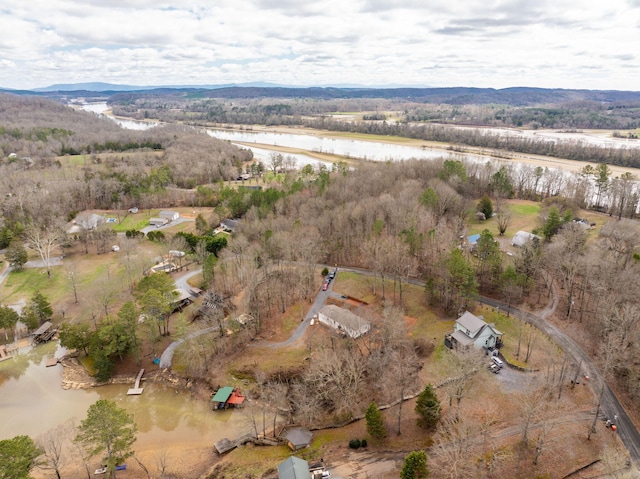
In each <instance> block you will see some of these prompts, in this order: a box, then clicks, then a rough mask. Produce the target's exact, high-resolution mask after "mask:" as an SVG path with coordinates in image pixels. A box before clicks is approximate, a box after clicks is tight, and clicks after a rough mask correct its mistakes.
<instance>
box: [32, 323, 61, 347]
mask: <svg viewBox="0 0 640 479" xmlns="http://www.w3.org/2000/svg"><path fill="white" fill-rule="evenodd" d="M54 334H56V329H55V328H54V327H53V324H52V323H51V321H45V322H44V323H42V326H40V327H39V328H38V329H36V330H35V331H34V332H33V333H31V336H32V337H33V340H34V341H35V342H36V343H44V342H46V341H49V340H50V339H51V338H53V335H54Z"/></svg>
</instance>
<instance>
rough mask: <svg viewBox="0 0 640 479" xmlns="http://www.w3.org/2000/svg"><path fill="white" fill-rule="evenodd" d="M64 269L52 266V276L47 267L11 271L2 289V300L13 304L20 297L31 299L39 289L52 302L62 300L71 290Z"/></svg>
mask: <svg viewBox="0 0 640 479" xmlns="http://www.w3.org/2000/svg"><path fill="white" fill-rule="evenodd" d="M67 284H68V283H67V279H66V275H65V271H64V269H62V268H60V267H52V268H51V277H50V278H49V277H48V276H47V272H46V269H45V268H25V269H23V270H21V271H12V272H11V273H9V276H8V277H7V279H6V281H5V283H4V285H3V288H2V289H1V290H0V291H1V292H0V302H2V303H3V304H11V303H15V302H17V301H19V300H20V299H26V300H28V299H30V298H31V297H32V296H33V295H34V293H36V292H37V291H39V292H41V293H42V294H44V295H45V296H46V298H47V299H48V300H49V302H50V303H55V302H57V301H59V300H61V299H62V298H63V297H64V296H65V295H66V294H68V292H69V290H68V289H67Z"/></svg>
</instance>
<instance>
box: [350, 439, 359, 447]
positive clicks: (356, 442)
mask: <svg viewBox="0 0 640 479" xmlns="http://www.w3.org/2000/svg"><path fill="white" fill-rule="evenodd" d="M360 446H362V442H361V441H360V439H351V441H349V447H350V448H351V449H358V448H359V447H360Z"/></svg>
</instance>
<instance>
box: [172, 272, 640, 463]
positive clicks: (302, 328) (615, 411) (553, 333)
mask: <svg viewBox="0 0 640 479" xmlns="http://www.w3.org/2000/svg"><path fill="white" fill-rule="evenodd" d="M199 271H200V270H196V271H193V272H191V273H189V274H188V275H185V276H188V277H191V276H193V275H195V274H197V273H198V272H199ZM340 271H347V272H352V273H359V274H364V275H368V276H374V275H375V273H373V272H372V271H369V270H366V269H361V268H340ZM188 277H187V278H185V277H183V278H184V281H185V283H186V279H188ZM407 282H408V283H410V284H414V285H416V286H424V285H425V283H424V281H422V280H418V279H414V278H409V279H408V280H407ZM332 287H333V281H332V282H331V283H330V284H329V288H328V289H327V291H322V290H320V291H319V292H318V295H317V296H316V299H315V301H314V302H313V304H312V305H311V308H309V311H308V312H307V315H306V316H305V318H304V320H303V321H302V322H301V323H300V325H299V326H298V327H297V328H296V330H295V331H294V332H293V334H292V335H291V336H290V337H289V338H288V339H287V340H286V341H282V342H280V343H268V342H265V341H263V342H260V343H256V344H254V345H253V346H256V347H257V346H261V347H269V348H278V347H283V346H288V345H290V344H291V343H293V342H295V341H297V340H298V339H300V338H301V337H302V336H304V333H305V332H306V330H307V328H308V327H309V324H310V323H311V319H312V318H313V317H314V315H316V314H317V313H318V311H320V309H321V308H322V306H323V305H324V303H325V301H326V299H327V298H328V297H329V296H334V295H336V294H335V293H333V292H332ZM187 290H188V289H187ZM478 300H479V302H481V303H483V304H486V305H488V306H491V307H493V308H497V309H500V310H502V311H507V310H509V312H510V313H511V314H512V315H513V316H515V317H517V318H518V319H520V320H522V321H525V322H527V323H529V324H531V325H532V326H535V327H536V328H537V329H539V330H540V331H543V332H544V333H546V334H547V335H548V336H549V337H551V338H553V340H554V341H555V342H556V343H557V344H558V345H559V346H560V347H561V348H562V350H563V351H564V352H565V353H566V354H567V355H568V356H569V357H570V358H572V359H573V361H574V362H575V363H576V364H579V363H582V366H581V367H582V371H584V375H587V376H588V377H589V378H590V379H589V380H590V382H591V384H592V390H593V392H594V394H596V395H597V394H599V393H600V391H603V392H602V402H601V408H602V410H603V411H604V412H605V415H606V416H607V417H608V418H611V419H613V418H614V416H616V415H617V416H618V420H617V421H616V426H617V432H618V435H619V436H620V439H621V441H622V443H623V444H624V446H625V447H626V448H627V450H628V451H629V455H630V456H631V459H632V460H633V462H634V464H635V465H636V467H638V466H640V433H639V432H638V430H637V429H636V427H635V425H634V424H633V421H632V420H631V419H630V418H629V416H628V414H627V412H626V411H625V409H624V407H623V406H622V404H620V401H619V400H618V398H617V397H616V395H615V394H614V392H613V391H612V390H611V389H610V388H609V386H608V385H607V384H606V383H604V382H603V380H602V377H601V375H600V373H599V371H598V368H597V367H596V365H595V364H594V362H593V361H592V359H591V358H590V357H589V356H588V355H587V354H586V353H585V352H584V350H583V349H582V348H581V347H580V346H579V345H578V344H577V343H576V342H575V341H573V339H571V338H570V337H569V336H567V335H566V334H565V333H564V332H562V331H561V330H559V329H558V328H557V327H555V326H554V325H553V324H551V323H549V322H548V321H547V318H548V317H549V316H550V315H551V314H552V313H553V312H554V311H555V309H556V306H557V304H558V297H557V295H556V294H555V293H554V294H553V298H552V300H551V302H550V303H549V304H548V305H547V306H546V307H545V308H544V309H543V310H542V311H540V312H537V313H532V312H529V311H524V310H522V309H519V308H516V307H513V306H511V307H509V306H508V305H507V304H506V303H504V302H502V301H499V300H497V299H493V298H488V297H486V296H480V297H479V298H478ZM211 330H213V329H212V328H207V329H204V330H202V331H198V332H197V335H199V334H204V333H206V332H209V331H211ZM180 342H181V341H176V342H174V343H172V344H171V345H169V347H168V348H167V350H165V352H164V353H163V354H162V358H161V360H160V366H161V367H170V366H171V359H170V358H171V357H173V350H174V349H175V348H176V347H177V346H178V344H179V343H180ZM170 349H171V351H170V352H169V350H170ZM165 354H166V355H167V358H166V359H168V361H164V362H163V359H165ZM163 364H164V365H163ZM166 364H168V365H166ZM603 387H604V389H602V388H603Z"/></svg>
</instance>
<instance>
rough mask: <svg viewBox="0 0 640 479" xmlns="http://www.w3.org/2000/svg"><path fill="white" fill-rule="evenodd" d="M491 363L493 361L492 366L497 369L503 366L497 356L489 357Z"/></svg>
mask: <svg viewBox="0 0 640 479" xmlns="http://www.w3.org/2000/svg"><path fill="white" fill-rule="evenodd" d="M491 361H493V364H495V365H496V366H497V367H499V368H502V366H504V363H503V362H502V359H500V358H499V357H497V356H491Z"/></svg>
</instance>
